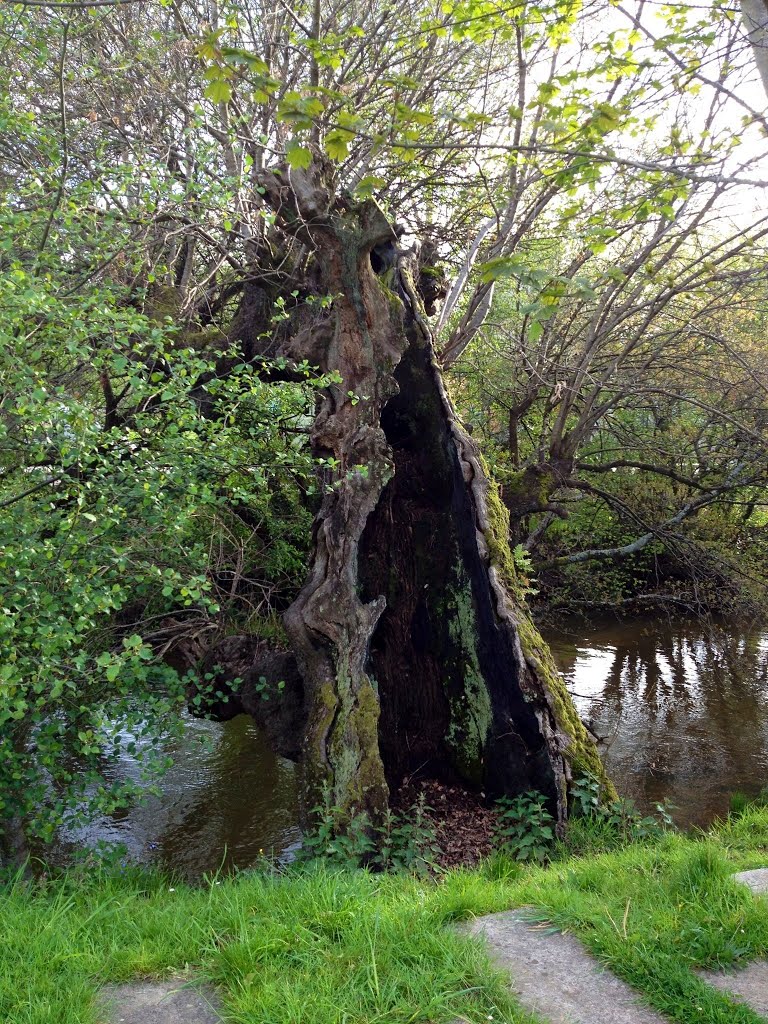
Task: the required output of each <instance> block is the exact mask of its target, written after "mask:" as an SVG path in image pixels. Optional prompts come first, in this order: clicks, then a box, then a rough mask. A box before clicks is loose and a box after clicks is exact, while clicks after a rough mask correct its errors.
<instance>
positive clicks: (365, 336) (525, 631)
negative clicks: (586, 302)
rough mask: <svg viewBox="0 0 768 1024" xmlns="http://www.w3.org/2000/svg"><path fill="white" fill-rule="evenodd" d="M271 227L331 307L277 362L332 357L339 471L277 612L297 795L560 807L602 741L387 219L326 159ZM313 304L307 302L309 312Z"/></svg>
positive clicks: (273, 179) (318, 437)
mask: <svg viewBox="0 0 768 1024" xmlns="http://www.w3.org/2000/svg"><path fill="white" fill-rule="evenodd" d="M263 185H264V187H265V190H266V195H267V198H268V201H269V202H270V204H271V206H272V208H273V209H274V210H275V212H276V214H277V216H278V219H279V222H280V223H281V225H282V226H283V228H284V229H285V230H287V231H290V232H291V233H292V234H293V235H294V237H295V238H297V239H298V240H299V241H300V242H301V243H302V244H303V245H304V246H306V247H308V248H309V249H310V250H311V251H312V252H313V253H314V265H315V268H316V269H315V274H316V278H315V281H314V287H316V288H317V289H318V291H317V294H318V295H332V296H333V297H334V298H333V305H332V307H331V308H330V309H328V310H326V311H325V312H323V313H321V314H318V313H317V312H315V313H312V314H311V315H308V316H307V317H306V318H305V322H303V323H301V322H297V324H296V325H295V329H293V330H292V331H291V334H290V338H289V339H288V340H287V341H286V342H285V343H284V346H283V351H284V354H285V355H286V356H289V357H290V358H292V359H296V360H303V359H306V360H308V361H309V362H310V363H311V364H313V365H319V366H320V368H321V369H322V370H323V371H325V372H328V371H335V372H336V373H337V374H338V376H339V378H340V383H338V384H337V385H334V386H333V387H331V388H329V389H328V391H327V393H326V395H325V398H324V400H323V402H322V405H321V407H320V408H319V410H318V413H317V416H316V419H315V423H314V427H313V433H312V441H313V447H314V450H315V453H316V454H317V455H318V456H321V457H323V458H326V459H328V460H329V465H330V466H331V467H332V469H331V471H330V472H329V474H328V479H327V480H326V491H325V494H324V496H323V500H322V506H321V508H320V510H319V512H318V515H317V517H316V521H315V525H314V546H313V551H312V554H311V560H310V569H309V577H308V580H307V582H306V584H305V586H304V587H303V589H302V591H301V592H300V594H299V596H298V598H297V599H296V601H295V602H294V603H293V605H292V606H291V607H290V608H289V610H288V612H287V613H286V616H285V624H286V629H287V631H288V634H289V638H290V641H291V644H292V647H293V650H294V652H295V654H296V657H297V660H298V663H299V668H300V670H301V673H302V675H303V678H304V686H305V693H306V700H307V721H308V725H307V729H306V736H305V748H304V755H303V767H304V778H305V785H306V793H305V797H306V799H307V800H310V801H311V800H312V799H313V797H314V796H316V794H317V793H318V792H319V790H320V788H321V787H322V786H324V785H325V786H328V787H329V789H330V791H331V795H332V799H333V802H334V803H335V804H336V805H337V806H338V807H340V808H341V809H342V811H343V812H344V813H346V814H351V813H352V812H353V811H354V810H366V811H368V812H369V813H371V814H372V815H374V816H375V815H377V814H379V813H381V812H382V811H383V810H384V809H385V807H386V806H387V803H388V798H389V791H390V788H392V787H396V786H398V785H399V783H400V782H401V781H402V780H403V778H404V777H406V776H409V775H411V774H412V773H414V772H417V771H421V772H422V773H423V774H425V775H429V776H436V777H442V778H448V779H461V780H464V781H465V782H468V783H469V784H471V785H473V786H476V787H478V788H480V789H482V790H484V791H485V792H486V793H488V794H489V795H502V794H515V793H520V792H523V791H525V790H528V789H537V790H539V791H542V792H544V793H546V794H547V796H548V797H549V798H550V803H551V806H552V807H553V809H556V810H557V813H558V817H559V819H560V820H563V819H564V817H565V815H566V809H567V782H568V779H569V777H570V776H571V773H572V770H573V766H574V765H577V766H578V769H577V770H578V771H581V772H589V773H591V774H593V775H598V776H601V777H602V767H601V764H600V761H599V758H598V756H597V754H596V751H595V749H594V747H593V746H592V744H591V742H590V740H589V739H588V737H587V734H586V732H585V730H584V729H583V727H582V725H581V723H580V721H579V719H578V716H577V714H576V712H575V709H574V708H573V705H572V704H571V702H570V699H569V697H568V695H567V693H566V692H565V689H564V687H563V684H562V680H561V679H560V677H559V675H558V673H557V671H556V670H555V667H554V664H553V662H552V659H551V656H550V654H549V652H548V650H547V648H546V646H545V645H544V644H543V642H542V641H541V639H540V637H539V636H538V634H537V632H536V631H535V629H534V627H533V626H532V624H531V621H530V618H529V616H528V613H527V611H526V609H525V604H524V600H523V598H522V595H521V594H520V593H519V590H518V587H517V582H516V578H515V570H514V564H513V560H512V557H511V555H510V551H509V546H508V542H507V532H508V520H507V518H506V513H505V511H504V508H503V506H502V504H501V502H500V500H499V498H498V495H497V493H496V490H495V487H494V486H493V485H492V484H491V483H489V480H488V477H487V475H486V473H485V470H484V468H483V463H482V460H481V458H480V456H479V453H478V451H477V449H476V447H475V445H474V444H473V442H472V440H471V439H470V438H469V436H468V435H467V434H466V433H465V431H464V430H463V429H462V427H461V425H460V424H459V422H458V420H457V418H456V415H455V412H454V409H453V406H452V404H451V401H450V399H449V397H448V395H447V393H446V390H445V386H444V384H443V381H442V378H441V374H440V371H439V369H438V368H437V365H436V362H435V359H434V353H433V349H432V343H431V338H430V332H429V328H428V326H427V324H426V323H425V320H424V317H423V314H422V311H421V308H420V303H419V299H418V297H417V295H416V294H415V291H414V286H413V284H412V277H411V275H410V274H409V271H408V267H407V260H406V259H405V258H404V257H402V256H401V255H400V254H399V253H398V249H397V245H396V236H395V233H394V231H393V229H392V227H391V225H390V224H389V222H388V221H387V219H386V217H385V216H384V215H383V213H382V212H381V210H380V208H379V207H378V206H377V205H376V204H375V203H373V202H370V201H369V202H362V203H354V202H351V201H349V200H347V199H344V200H342V199H338V198H337V197H336V196H335V194H334V190H333V186H332V180H331V171H330V168H329V167H328V166H327V165H326V164H325V163H324V162H323V161H322V160H320V159H316V160H315V162H314V163H313V164H312V165H311V167H310V168H309V169H307V170H306V171H304V170H301V171H298V170H295V169H294V170H291V171H290V172H289V171H287V169H283V170H279V171H272V172H270V173H269V174H268V175H266V176H265V178H264V180H263ZM309 308H310V309H311V307H309Z"/></svg>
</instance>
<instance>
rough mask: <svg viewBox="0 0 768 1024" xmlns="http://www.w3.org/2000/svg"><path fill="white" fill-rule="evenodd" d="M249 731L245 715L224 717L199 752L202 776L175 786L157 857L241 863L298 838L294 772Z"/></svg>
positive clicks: (198, 868) (178, 865) (174, 862)
mask: <svg viewBox="0 0 768 1024" xmlns="http://www.w3.org/2000/svg"><path fill="white" fill-rule="evenodd" d="M254 733H255V730H254V727H253V725H252V723H251V721H250V719H248V718H246V717H245V716H240V719H234V720H233V721H232V722H229V723H227V724H226V726H225V727H224V730H223V732H222V735H221V738H220V740H219V742H218V743H216V744H215V746H214V748H213V750H212V751H211V752H210V753H209V754H207V755H206V756H205V759H204V760H205V781H204V782H202V783H201V782H200V781H199V779H196V780H195V783H194V786H189V787H187V788H186V791H184V792H182V793H181V794H180V800H179V803H178V805H177V807H176V809H175V810H176V813H175V814H174V815H173V817H172V819H171V820H170V821H169V823H168V824H167V825H166V827H165V828H163V830H162V832H161V834H160V835H159V837H158V840H157V842H158V848H159V849H158V859H159V860H161V861H163V862H164V863H166V864H168V865H169V866H171V867H173V868H175V869H176V870H179V871H182V872H184V873H187V874H189V875H199V874H201V873H203V872H206V871H214V870H216V869H217V868H219V867H222V866H223V867H228V866H231V865H233V864H236V865H238V866H241V867H244V866H247V865H248V864H249V863H253V862H254V861H255V860H256V859H257V858H258V856H259V853H260V851H263V852H264V853H266V854H267V855H270V854H272V853H273V852H275V853H281V852H282V851H283V849H284V848H285V846H286V845H287V844H292V843H293V842H295V841H297V840H298V837H299V833H298V829H297V827H296V821H297V817H298V812H297V793H296V783H295V773H294V771H293V769H292V766H290V765H289V764H288V763H287V762H285V761H283V760H282V759H280V758H277V757H276V756H275V755H274V754H273V753H272V752H271V751H270V750H269V748H268V746H267V745H266V742H265V741H264V740H263V739H262V738H261V737H260V736H258V735H255V734H254ZM286 840H287V843H286ZM273 847H274V848H275V849H274V851H273Z"/></svg>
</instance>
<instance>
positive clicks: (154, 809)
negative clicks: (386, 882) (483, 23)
mask: <svg viewBox="0 0 768 1024" xmlns="http://www.w3.org/2000/svg"><path fill="white" fill-rule="evenodd" d="M545 637H546V639H547V641H548V642H549V644H550V645H551V647H552V650H553V653H554V655H555V659H556V661H557V663H558V667H559V668H560V670H561V671H562V673H563V675H564V677H565V680H566V684H567V686H568V689H569V690H570V691H571V692H572V693H573V696H574V700H575V702H576V705H577V707H578V709H579V712H580V713H581V715H582V718H584V719H589V720H590V722H591V728H592V730H593V731H594V732H595V733H597V734H598V735H600V736H602V737H605V742H606V745H607V752H606V754H605V756H606V759H607V765H608V770H609V772H610V773H611V775H612V777H613V779H614V780H615V782H616V785H617V788H618V789H619V792H620V793H621V794H622V795H623V796H627V797H631V798H632V799H633V800H634V801H635V802H636V803H637V805H638V807H639V808H640V809H641V810H643V811H649V810H652V809H653V807H654V805H655V804H656V803H658V802H661V801H663V800H665V799H668V800H671V801H672V803H673V804H674V805H675V806H676V808H677V809H676V810H675V811H674V812H673V817H674V819H675V821H676V823H677V824H678V825H680V826H683V827H686V826H690V825H702V826H703V825H706V824H708V823H709V822H710V821H711V820H712V819H713V818H714V817H715V816H717V815H722V814H724V813H726V811H727V810H728V798H729V796H730V794H731V793H732V792H733V791H734V790H741V791H743V792H746V793H749V794H756V793H758V792H759V790H760V789H761V788H762V787H763V786H764V785H766V784H768V632H767V631H765V630H762V629H759V628H754V627H753V628H746V627H743V626H735V625H722V624H721V625H702V624H701V623H700V622H693V623H686V622H680V621H667V620H658V619H656V620H648V621H632V622H627V621H624V622H612V623H609V624H605V625H587V626H585V625H584V624H583V623H580V624H578V625H566V626H562V627H560V628H558V629H556V630H553V629H549V630H546V631H545ZM169 753H170V754H171V755H172V756H173V758H174V761H175V763H174V766H173V768H172V769H171V770H170V772H169V773H168V774H167V775H166V776H165V778H164V780H163V782H162V795H161V796H159V797H151V798H150V799H149V800H148V801H147V802H146V803H145V804H143V805H142V806H139V807H137V808H134V809H133V810H130V811H128V812H121V813H119V814H116V815H112V816H111V817H105V818H102V819H100V820H99V821H97V822H95V823H94V825H93V826H91V827H89V828H87V829H80V830H77V831H72V832H70V833H69V834H68V835H66V836H65V837H64V838H65V839H66V840H68V841H69V842H70V843H73V844H75V845H78V846H80V845H82V844H87V845H92V844H94V843H96V842H98V841H99V840H103V841H108V842H119V843H122V844H124V846H125V847H126V850H127V853H128V856H129V857H130V858H131V859H135V860H139V861H142V862H156V863H161V864H163V865H165V866H168V867H171V868H173V869H175V870H177V871H180V872H181V873H183V874H185V875H187V876H189V877H195V876H200V875H201V874H204V873H206V872H212V871H215V870H216V869H218V868H225V869H227V868H231V867H247V866H248V865H251V864H253V863H254V862H255V861H256V860H258V858H259V857H260V856H261V855H262V854H264V855H267V856H274V857H276V858H278V859H282V860H290V859H291V858H292V856H293V855H294V854H295V851H296V850H297V849H298V847H299V845H300V842H301V833H300V831H299V828H298V825H297V820H298V808H297V804H298V801H297V778H296V770H295V766H294V765H292V764H291V763H290V762H289V761H286V760H284V759H282V758H279V757H276V756H275V755H274V754H273V753H272V752H271V751H270V749H269V747H268V746H267V745H266V743H265V742H264V740H263V739H262V737H261V736H260V734H259V732H258V730H257V729H256V727H255V726H254V725H253V723H252V722H251V721H250V719H248V718H246V717H244V716H240V717H239V718H236V719H234V720H233V721H231V722H226V723H215V722H202V721H198V720H196V719H194V718H192V717H189V718H188V720H187V722H186V728H185V732H184V735H183V738H182V739H181V740H180V741H175V743H174V744H173V745H172V746H171V748H170V749H169ZM140 770H141V769H140V766H139V765H138V764H137V762H136V761H135V760H134V759H133V758H132V757H130V756H129V755H127V754H126V755H125V756H124V757H122V758H121V760H120V761H119V762H118V764H117V765H116V766H115V768H114V769H113V772H114V775H115V776H116V777H128V778H134V779H136V778H138V777H139V774H140Z"/></svg>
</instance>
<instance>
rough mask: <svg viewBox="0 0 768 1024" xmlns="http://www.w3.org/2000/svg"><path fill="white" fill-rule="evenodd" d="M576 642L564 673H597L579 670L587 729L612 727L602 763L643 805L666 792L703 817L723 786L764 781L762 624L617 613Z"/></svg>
mask: <svg viewBox="0 0 768 1024" xmlns="http://www.w3.org/2000/svg"><path fill="white" fill-rule="evenodd" d="M589 644H594V646H593V647H591V648H590V647H589ZM580 648H581V650H582V652H583V655H582V658H583V660H582V662H581V664H580V662H579V659H575V662H574V664H573V665H572V666H569V668H570V671H568V673H567V674H568V676H569V677H570V678H578V676H579V670H580V669H581V672H582V675H583V674H584V673H585V672H586V671H587V668H589V669H592V670H594V666H595V665H599V671H601V672H602V673H604V679H603V686H602V688H600V687H599V686H598V685H596V684H597V682H598V680H597V679H595V678H594V677H593V678H591V679H590V680H589V684H590V692H592V693H594V694H595V703H594V704H593V705H592V707H591V709H590V710H591V712H592V715H593V720H594V724H595V727H596V731H598V732H599V733H600V734H601V735H603V736H611V735H612V734H613V732H614V729H615V731H616V735H615V740H614V742H613V745H612V747H611V749H610V751H609V754H608V764H609V768H610V770H611V771H612V773H613V775H614V777H615V778H616V781H617V783H618V785H619V788H620V790H622V791H624V792H629V793H630V795H632V796H634V797H635V798H636V799H637V800H638V801H639V802H641V803H642V804H644V805H645V806H647V807H650V806H652V805H653V804H654V803H655V802H657V801H659V800H661V799H663V798H664V797H665V796H669V797H671V798H672V800H673V801H674V802H675V803H676V804H678V805H679V806H680V807H681V810H682V812H683V813H682V819H683V820H684V821H695V822H697V823H704V822H705V821H706V820H710V819H711V817H712V816H713V815H714V814H715V813H722V812H723V811H724V810H725V809H727V796H728V793H729V792H731V791H733V790H734V789H745V790H747V791H751V792H756V791H757V790H759V789H760V787H761V786H762V785H763V784H764V783H765V782H768V692H767V691H768V654H767V653H766V643H765V635H764V634H761V633H759V632H757V631H755V630H752V631H750V630H746V629H739V628H737V627H734V626H729V627H727V628H725V627H717V626H713V625H711V624H708V625H706V626H704V625H700V624H691V623H676V622H674V621H673V622H669V621H662V622H654V623H650V624H649V623H645V624H642V623H622V624H617V625H614V626H611V627H608V628H602V629H598V630H594V631H593V632H592V633H591V635H589V636H588V637H587V639H586V641H581V643H580ZM584 648H586V651H585V650H584ZM597 652H600V653H601V654H602V655H603V658H602V659H600V658H596V657H595V654H596V653H597ZM608 652H610V658H609V660H608V663H607V664H606V659H605V655H606V654H608ZM601 660H602V663H601Z"/></svg>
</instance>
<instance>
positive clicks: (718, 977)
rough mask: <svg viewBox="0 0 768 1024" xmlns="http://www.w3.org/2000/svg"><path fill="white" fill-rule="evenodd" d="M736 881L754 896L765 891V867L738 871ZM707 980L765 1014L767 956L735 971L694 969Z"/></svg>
mask: <svg viewBox="0 0 768 1024" xmlns="http://www.w3.org/2000/svg"><path fill="white" fill-rule="evenodd" d="M733 879H734V881H735V882H741V884H742V885H747V886H749V888H750V889H751V890H752V892H753V893H755V895H756V896H766V895H768V868H756V869H755V870H754V871H740V872H739V873H738V874H736V875H734V876H733ZM696 973H697V974H698V976H699V977H700V978H701V980H702V981H706V982H707V984H709V985H713V986H714V987H715V988H717V989H720V991H721V992H725V993H726V994H727V995H729V996H733V998H734V999H736V1000H737V1001H739V1002H744V1003H748V1004H749V1006H750V1007H751V1008H752V1009H753V1010H754V1011H755V1013H759V1014H761V1015H763V1016H768V960H756V961H754V962H753V963H751V964H747V966H746V967H742V968H740V969H739V970H735V971H697V972H696Z"/></svg>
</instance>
